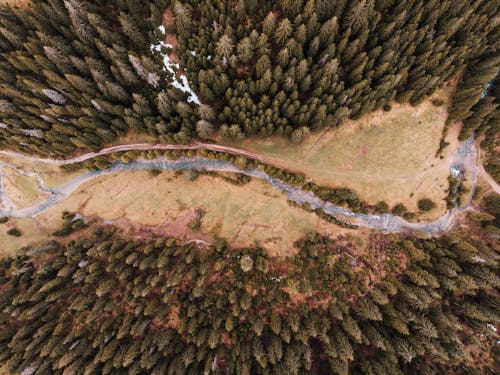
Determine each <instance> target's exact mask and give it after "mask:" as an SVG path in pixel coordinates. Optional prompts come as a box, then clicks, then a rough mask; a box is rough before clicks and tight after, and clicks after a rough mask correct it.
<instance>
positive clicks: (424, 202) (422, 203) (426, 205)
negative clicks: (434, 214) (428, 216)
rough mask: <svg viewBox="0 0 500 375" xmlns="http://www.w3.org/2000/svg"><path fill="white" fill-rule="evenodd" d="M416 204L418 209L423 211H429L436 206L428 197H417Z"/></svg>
mask: <svg viewBox="0 0 500 375" xmlns="http://www.w3.org/2000/svg"><path fill="white" fill-rule="evenodd" d="M417 204H418V209H419V210H420V211H424V212H427V211H431V210H433V209H434V208H436V207H437V206H436V203H434V202H433V201H432V200H430V199H429V198H422V199H419V200H418V202H417Z"/></svg>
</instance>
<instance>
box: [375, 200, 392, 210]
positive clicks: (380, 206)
mask: <svg viewBox="0 0 500 375" xmlns="http://www.w3.org/2000/svg"><path fill="white" fill-rule="evenodd" d="M374 208H375V211H377V212H380V213H387V212H389V205H388V204H387V203H385V202H384V201H380V202H378V203H377V204H376V205H375V207H374Z"/></svg>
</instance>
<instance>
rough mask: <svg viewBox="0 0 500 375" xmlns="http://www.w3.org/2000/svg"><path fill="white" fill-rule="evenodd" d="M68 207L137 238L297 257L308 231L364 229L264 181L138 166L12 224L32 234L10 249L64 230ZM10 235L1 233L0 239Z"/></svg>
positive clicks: (9, 250)
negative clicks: (196, 227) (221, 244)
mask: <svg viewBox="0 0 500 375" xmlns="http://www.w3.org/2000/svg"><path fill="white" fill-rule="evenodd" d="M198 209H201V210H203V211H204V212H205V215H204V216H203V218H202V225H201V229H200V232H192V231H190V230H189V229H188V228H187V225H188V223H189V222H190V221H191V220H192V219H193V217H194V213H195V211H196V210H198ZM63 211H70V212H78V213H81V214H82V215H84V216H93V215H97V216H99V217H100V218H102V219H103V220H110V221H115V220H116V221H117V224H118V225H119V226H122V227H126V228H129V229H130V230H131V232H135V233H136V234H137V233H138V234H139V235H141V234H142V235H146V234H151V233H157V234H165V235H175V236H180V237H184V238H186V239H192V238H196V239H202V240H210V239H211V238H212V237H213V236H220V237H224V238H227V239H228V241H229V243H230V244H231V245H233V246H251V245H256V244H258V245H261V246H262V247H264V248H265V249H267V250H268V251H269V252H270V254H272V255H277V256H288V255H293V254H294V253H295V252H296V249H295V248H294V247H293V243H294V242H295V241H296V240H298V239H299V238H301V237H302V236H304V235H305V234H306V233H308V232H319V233H322V234H325V235H335V236H336V235H339V234H348V233H351V234H354V235H357V234H358V232H357V231H354V230H348V229H343V228H340V227H338V226H336V225H333V224H330V223H328V222H326V221H324V220H322V219H320V218H319V217H317V216H316V215H314V214H311V213H308V212H306V211H304V210H302V209H301V208H297V207H292V206H290V205H289V204H288V203H287V200H286V197H285V195H283V194H282V193H281V192H280V191H279V190H277V189H276V188H273V187H272V186H269V185H267V184H265V183H264V182H261V181H258V180H253V181H251V182H250V183H248V184H246V185H243V186H236V185H232V184H229V183H227V182H225V181H223V180H222V179H220V178H215V177H209V176H200V177H198V179H196V180H195V181H188V180H187V179H186V177H184V176H175V174H174V172H170V171H164V172H162V173H161V174H160V175H159V176H157V177H151V175H150V174H149V172H147V171H135V172H125V173H118V174H114V175H108V176H102V177H100V178H97V179H95V180H93V181H90V182H88V183H87V184H85V185H83V186H82V187H81V188H80V189H78V190H77V191H75V192H74V193H73V194H72V195H71V196H70V197H69V198H67V199H66V200H64V201H62V202H60V203H58V204H56V205H54V206H52V207H50V208H48V209H47V210H45V211H43V212H42V213H40V214H39V215H37V216H36V218H35V219H19V220H15V221H13V222H12V223H11V224H9V225H13V224H15V225H16V226H18V227H19V228H20V229H21V231H22V232H23V233H27V232H28V231H30V229H29V228H32V230H33V232H30V233H29V236H28V238H29V241H27V238H25V236H23V237H20V239H19V241H20V242H19V243H16V241H15V239H13V238H10V239H9V242H8V243H7V244H6V246H4V248H5V249H4V253H12V251H14V250H15V249H14V248H15V247H19V244H21V243H23V244H25V243H28V242H30V241H38V242H39V241H42V240H47V239H48V237H47V236H48V234H50V233H52V232H53V231H55V230H56V229H58V228H59V227H60V225H61V223H62V220H61V219H60V218H61V214H62V212H63ZM37 225H38V226H37ZM141 228H142V232H141V231H140V230H141ZM5 238H6V235H5V234H3V232H0V241H3V240H4V239H5Z"/></svg>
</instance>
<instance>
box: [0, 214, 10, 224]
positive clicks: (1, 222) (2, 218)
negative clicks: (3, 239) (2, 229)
mask: <svg viewBox="0 0 500 375" xmlns="http://www.w3.org/2000/svg"><path fill="white" fill-rule="evenodd" d="M8 221H9V218H8V217H7V216H5V217H0V224H5V223H6V222H8Z"/></svg>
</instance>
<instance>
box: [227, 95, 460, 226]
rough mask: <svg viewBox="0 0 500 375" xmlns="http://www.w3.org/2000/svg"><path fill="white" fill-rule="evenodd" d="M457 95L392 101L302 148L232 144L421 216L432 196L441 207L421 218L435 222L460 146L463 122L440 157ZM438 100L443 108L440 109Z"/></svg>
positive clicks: (279, 142) (283, 143)
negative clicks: (450, 103)
mask: <svg viewBox="0 0 500 375" xmlns="http://www.w3.org/2000/svg"><path fill="white" fill-rule="evenodd" d="M452 91H453V87H452V86H450V87H446V88H444V89H441V90H438V91H437V92H436V93H435V94H434V95H433V96H432V97H431V98H430V99H428V100H425V101H424V102H423V103H421V104H420V105H418V106H415V107H412V106H410V105H408V104H404V105H401V104H397V103H393V104H392V109H391V110H390V111H387V112H385V111H383V110H379V111H375V112H373V113H370V114H367V115H365V116H363V117H362V118H361V119H359V120H356V121H346V122H344V123H342V124H341V125H340V126H339V127H336V128H333V129H331V130H329V131H328V130H327V131H325V130H321V131H319V132H316V133H312V134H311V135H310V136H308V137H307V138H306V139H305V140H304V141H303V142H302V143H300V144H298V145H296V144H293V143H291V142H290V141H288V140H286V139H284V138H280V137H269V138H249V139H247V140H244V141H243V142H239V143H230V145H231V146H233V147H238V148H241V149H244V150H247V151H249V152H253V153H256V154H259V155H261V156H262V157H263V158H264V159H265V158H266V157H267V158H269V159H270V160H272V164H274V165H277V166H279V167H282V168H284V169H288V170H291V171H296V172H302V173H304V174H305V175H306V177H308V178H311V179H312V180H313V181H314V182H315V183H317V184H319V185H323V186H331V187H347V188H350V189H353V190H355V191H356V192H357V193H358V194H359V196H360V198H361V199H362V200H365V201H367V202H368V203H370V204H376V203H377V202H378V201H381V200H382V201H385V202H386V203H387V204H389V206H391V207H392V206H394V205H396V204H398V203H403V204H404V205H405V206H406V207H407V208H408V209H409V211H415V212H416V211H418V208H417V201H418V200H419V199H421V198H424V197H426V198H430V199H432V200H433V201H434V202H436V204H437V205H438V209H435V210H433V211H432V212H431V213H428V214H425V215H421V216H420V218H421V219H434V218H436V217H439V216H440V215H441V214H442V213H443V212H444V211H445V208H446V204H445V202H444V198H445V197H446V195H447V192H446V190H447V188H448V181H447V178H448V176H449V174H450V172H449V169H450V159H451V155H452V154H453V152H454V151H455V150H456V148H457V146H458V140H457V137H458V132H459V130H460V124H453V125H451V126H450V129H449V132H448V135H447V137H446V141H447V142H449V143H450V145H449V146H448V147H446V148H445V149H444V151H443V153H442V158H440V157H436V156H435V155H436V152H437V150H438V149H439V144H440V140H441V138H442V132H443V128H444V125H445V121H446V118H447V105H446V103H447V102H448V100H449V95H450V94H451V92H452ZM434 99H440V100H443V102H444V104H443V105H442V106H439V107H438V106H435V105H434V104H432V100H434Z"/></svg>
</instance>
